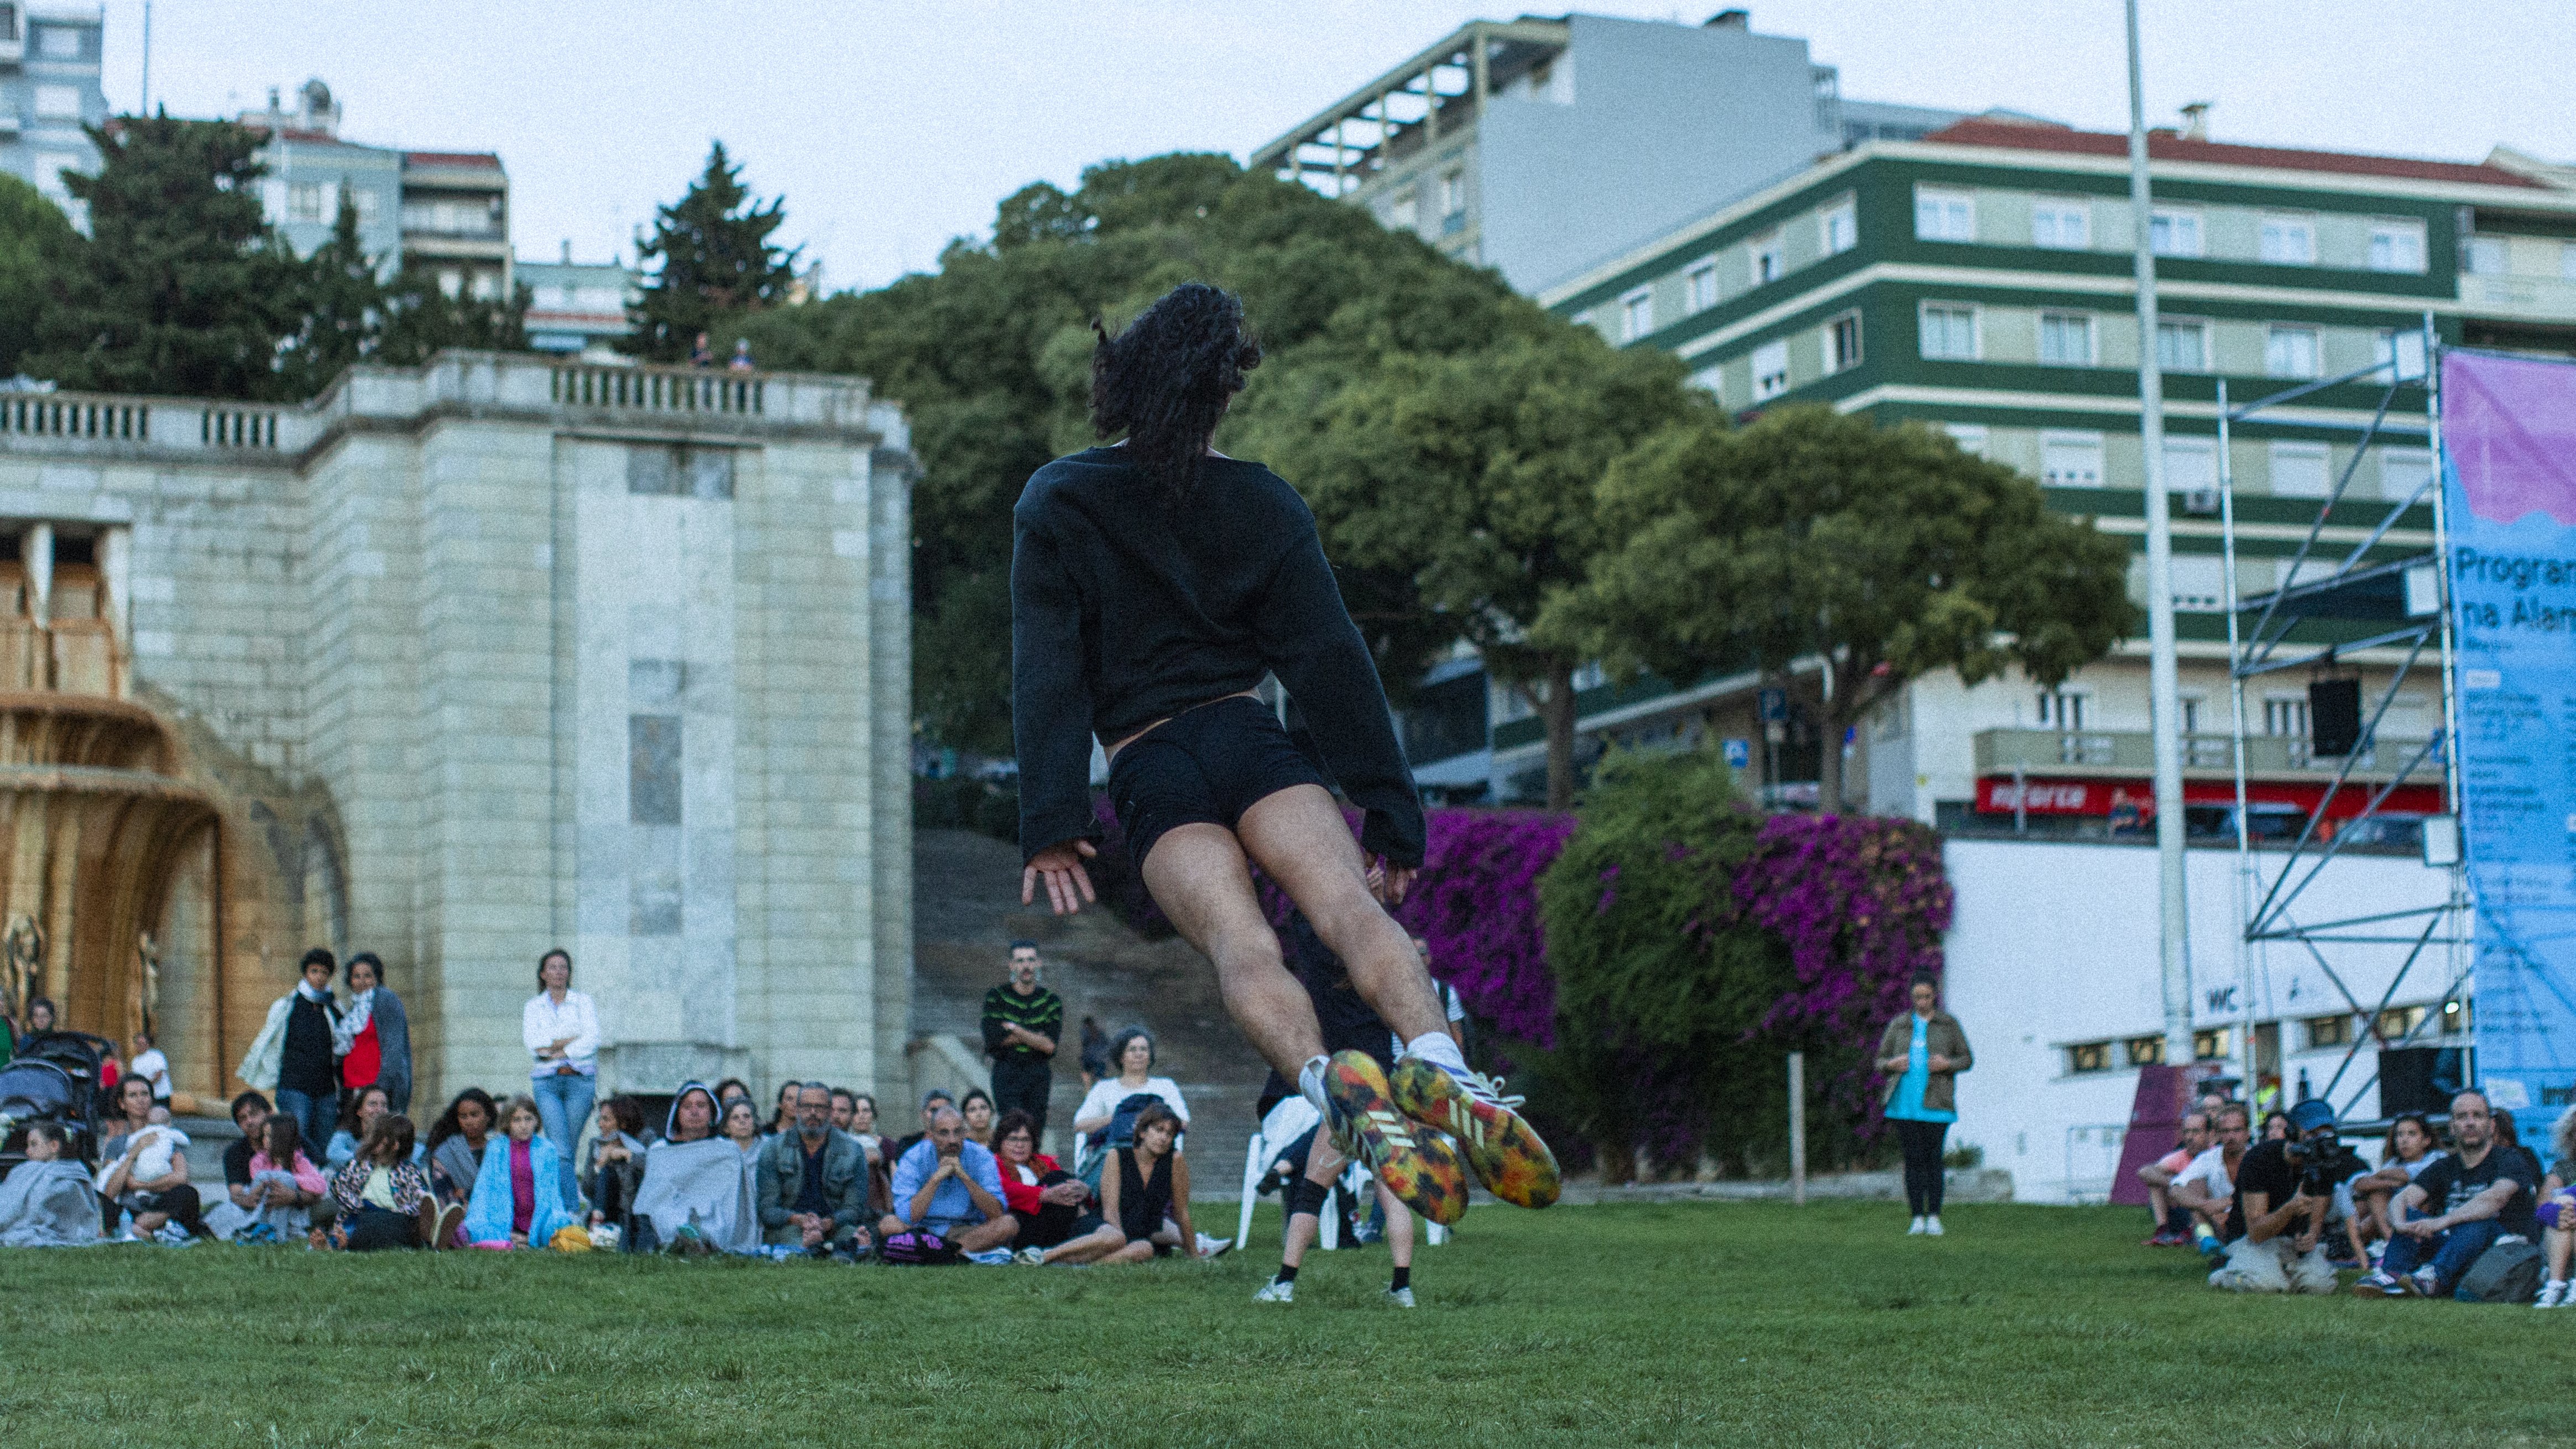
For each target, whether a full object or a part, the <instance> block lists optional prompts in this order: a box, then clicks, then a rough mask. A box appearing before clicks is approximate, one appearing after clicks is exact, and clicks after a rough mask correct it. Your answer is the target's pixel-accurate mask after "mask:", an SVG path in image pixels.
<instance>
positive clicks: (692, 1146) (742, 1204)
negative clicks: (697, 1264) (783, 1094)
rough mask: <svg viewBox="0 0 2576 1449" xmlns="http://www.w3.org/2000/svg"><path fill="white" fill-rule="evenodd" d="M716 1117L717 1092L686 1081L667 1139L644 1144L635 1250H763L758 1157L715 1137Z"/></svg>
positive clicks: (632, 1240)
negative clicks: (757, 1187)
mask: <svg viewBox="0 0 2576 1449" xmlns="http://www.w3.org/2000/svg"><path fill="white" fill-rule="evenodd" d="M717 1120H718V1119H717V1116H716V1095H715V1093H713V1092H711V1091H709V1090H707V1086H706V1084H705V1083H704V1082H690V1083H687V1084H686V1085H684V1086H682V1087H681V1088H680V1090H679V1093H678V1095H676V1096H674V1097H672V1099H671V1115H670V1118H669V1120H668V1121H666V1122H665V1123H664V1124H663V1127H662V1140H661V1141H659V1142H656V1143H654V1144H653V1145H652V1147H651V1148H649V1149H647V1150H646V1152H645V1154H644V1183H643V1185H642V1186H641V1187H639V1188H637V1189H636V1191H635V1233H634V1235H633V1236H632V1237H630V1238H629V1239H628V1242H629V1244H630V1245H632V1246H633V1247H634V1248H636V1249H637V1250H638V1251H641V1250H643V1249H647V1248H653V1247H659V1248H663V1249H666V1250H668V1251H671V1252H676V1253H687V1254H692V1255H695V1254H704V1253H708V1252H726V1253H752V1252H757V1251H758V1250H759V1248H760V1215H759V1213H758V1211H757V1209H756V1206H755V1205H756V1203H757V1197H756V1194H755V1181H756V1180H755V1178H754V1177H753V1175H752V1174H753V1159H751V1158H750V1157H747V1156H745V1155H744V1154H743V1152H742V1149H740V1148H739V1147H737V1146H735V1145H734V1144H733V1143H732V1142H730V1141H728V1140H727V1139H725V1138H723V1137H721V1136H718V1135H717V1133H716V1123H717ZM648 1238H649V1239H650V1241H649V1242H648V1241H642V1240H644V1239H648Z"/></svg>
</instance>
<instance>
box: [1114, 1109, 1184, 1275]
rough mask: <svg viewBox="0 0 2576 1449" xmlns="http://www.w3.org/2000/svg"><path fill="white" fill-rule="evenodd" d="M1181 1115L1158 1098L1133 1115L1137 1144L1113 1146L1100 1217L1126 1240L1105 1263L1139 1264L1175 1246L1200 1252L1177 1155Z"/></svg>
mask: <svg viewBox="0 0 2576 1449" xmlns="http://www.w3.org/2000/svg"><path fill="white" fill-rule="evenodd" d="M1180 1135H1181V1119H1180V1118H1179V1117H1177V1116H1175V1115H1174V1114H1173V1112H1172V1110H1171V1109H1170V1108H1168V1107H1165V1106H1164V1105H1163V1104H1162V1103H1160V1102H1157V1103H1155V1104H1153V1105H1152V1106H1149V1107H1147V1108H1145V1109H1144V1110H1143V1111H1141V1112H1139V1113H1137V1114H1136V1145H1135V1146H1133V1147H1113V1148H1111V1149H1110V1150H1109V1164H1108V1165H1107V1166H1106V1167H1104V1168H1103V1169H1102V1170H1101V1174H1100V1215H1101V1217H1102V1218H1104V1219H1106V1220H1107V1221H1108V1222H1109V1223H1110V1225H1111V1226H1113V1227H1115V1228H1117V1229H1118V1231H1119V1232H1120V1233H1121V1234H1123V1235H1124V1236H1125V1237H1126V1239H1127V1241H1126V1244H1125V1245H1124V1246H1122V1247H1121V1248H1119V1249H1118V1250H1117V1251H1116V1252H1114V1253H1111V1254H1109V1255H1107V1256H1106V1257H1104V1258H1103V1259H1102V1260H1101V1261H1102V1262H1107V1263H1141V1262H1144V1261H1145V1260H1146V1259H1148V1258H1159V1257H1162V1256H1164V1255H1165V1254H1168V1253H1170V1252H1172V1251H1173V1250H1174V1249H1176V1248H1177V1249H1179V1250H1180V1251H1181V1252H1182V1253H1184V1254H1186V1255H1187V1256H1189V1257H1193V1258H1195V1257H1197V1256H1199V1241H1198V1234H1197V1232H1196V1230H1194V1229H1193V1228H1192V1227H1191V1226H1190V1167H1189V1163H1188V1162H1187V1161H1185V1160H1184V1159H1183V1157H1182V1155H1181V1150H1180V1147H1179V1145H1178V1144H1179V1140H1180Z"/></svg>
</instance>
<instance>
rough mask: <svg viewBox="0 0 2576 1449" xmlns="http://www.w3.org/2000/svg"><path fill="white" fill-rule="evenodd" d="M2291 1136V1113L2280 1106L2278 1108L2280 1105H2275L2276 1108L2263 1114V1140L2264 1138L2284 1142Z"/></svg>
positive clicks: (2266, 1140) (2268, 1140)
mask: <svg viewBox="0 0 2576 1449" xmlns="http://www.w3.org/2000/svg"><path fill="white" fill-rule="evenodd" d="M2289 1136H2290V1114H2289V1113H2287V1112H2284V1111H2282V1110H2281V1109H2280V1108H2278V1107H2275V1108H2273V1109H2272V1110H2271V1111H2269V1112H2266V1113H2264V1114H2263V1132H2262V1140H2263V1141H2265V1142H2283V1141H2287V1140H2288V1139H2289Z"/></svg>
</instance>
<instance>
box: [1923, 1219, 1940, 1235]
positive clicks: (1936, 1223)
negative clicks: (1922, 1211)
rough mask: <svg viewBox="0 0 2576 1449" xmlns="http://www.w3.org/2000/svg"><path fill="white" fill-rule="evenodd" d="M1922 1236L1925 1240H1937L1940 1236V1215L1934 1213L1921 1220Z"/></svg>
mask: <svg viewBox="0 0 2576 1449" xmlns="http://www.w3.org/2000/svg"><path fill="white" fill-rule="evenodd" d="M1923 1236H1925V1237H1927V1238H1937V1237H1939V1236H1941V1215H1940V1214H1939V1213H1934V1214H1933V1215H1932V1216H1930V1217H1928V1218H1925V1219H1924V1220H1923Z"/></svg>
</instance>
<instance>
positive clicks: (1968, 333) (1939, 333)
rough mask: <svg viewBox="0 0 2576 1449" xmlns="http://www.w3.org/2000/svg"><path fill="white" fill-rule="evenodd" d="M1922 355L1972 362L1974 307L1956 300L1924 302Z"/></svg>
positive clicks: (1974, 352)
mask: <svg viewBox="0 0 2576 1449" xmlns="http://www.w3.org/2000/svg"><path fill="white" fill-rule="evenodd" d="M1923 355H1924V356H1925V357H1948V358H1959V359H1963V360H1966V361H1974V360H1975V359H1976V356H1977V309H1976V308H1974V307H1970V306H1965V305H1962V304H1960V303H1956V302H1926V303H1924V304H1923Z"/></svg>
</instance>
